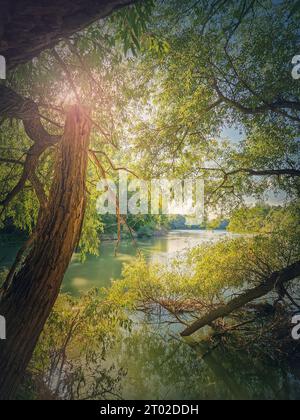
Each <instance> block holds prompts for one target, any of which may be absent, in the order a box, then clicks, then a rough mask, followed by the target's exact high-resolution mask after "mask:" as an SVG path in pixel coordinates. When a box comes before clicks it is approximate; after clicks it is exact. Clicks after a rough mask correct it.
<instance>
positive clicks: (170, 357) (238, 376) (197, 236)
mask: <svg viewBox="0 0 300 420" xmlns="http://www.w3.org/2000/svg"><path fill="white" fill-rule="evenodd" d="M226 236H228V237H229V236H230V234H228V233H226V232H224V231H211V232H208V231H172V232H170V233H169V234H168V235H167V236H165V237H156V238H152V239H145V240H139V241H138V248H139V249H140V250H141V252H142V253H143V254H144V255H145V257H146V259H147V260H148V261H160V262H163V263H166V264H167V263H168V261H170V260H172V259H174V258H175V257H176V256H177V255H178V254H182V253H183V252H185V251H188V250H189V249H191V248H193V247H195V246H197V245H200V244H204V243H214V242H216V241H219V240H220V239H222V238H224V237H226ZM19 246H20V243H18V242H13V241H8V240H7V239H6V238H5V237H2V238H1V237H0V267H2V268H8V267H9V265H10V264H11V263H12V261H13V259H14V257H15V255H16V252H17V250H18V247H19ZM114 251H115V243H113V242H103V243H102V244H101V247H100V255H99V256H98V257H92V256H89V257H88V258H87V260H86V261H85V262H84V263H81V262H80V261H79V258H78V256H77V255H74V257H73V260H72V262H71V264H70V267H69V269H68V271H67V273H66V276H65V279H64V282H63V285H62V292H67V293H69V294H72V295H73V296H80V295H81V294H83V293H85V292H87V291H88V290H90V289H92V288H95V287H97V288H101V287H109V285H110V283H111V280H112V279H118V278H120V276H121V272H122V267H123V265H124V263H129V262H130V261H133V260H134V258H135V256H136V255H137V248H136V247H135V246H134V245H133V244H132V243H131V242H127V241H126V242H122V243H121V244H120V247H119V250H118V255H117V256H115V252H114ZM190 344H191V343H186V342H183V341H182V340H179V339H178V337H175V338H174V337H173V338H172V337H169V336H167V335H165V334H163V332H162V331H161V330H159V327H158V326H153V325H152V326H141V328H135V329H134V330H133V331H132V333H131V334H130V335H125V336H124V337H122V338H121V340H119V341H118V345H117V347H116V348H115V350H114V354H111V355H110V356H111V360H113V361H114V363H115V364H116V365H117V366H119V367H122V368H124V370H125V371H126V375H125V376H124V378H123V379H122V397H123V398H125V399H160V400H162V399H195V400H201V399H281V398H282V399H286V398H293V399H299V398H300V386H299V381H298V380H297V379H296V378H295V377H294V376H293V374H292V372H290V371H289V369H288V368H287V367H286V366H285V365H283V364H279V363H277V362H276V361H272V360H271V359H267V360H266V359H261V358H259V357H257V358H253V356H252V354H248V353H247V351H245V350H242V351H240V350H238V349H237V348H231V349H226V348H224V347H220V348H217V349H216V350H214V351H213V352H211V353H208V354H207V355H206V356H205V358H203V355H204V354H206V351H207V348H206V347H205V346H204V347H203V346H202V345H201V343H198V344H197V346H196V347H195V346H190Z"/></svg>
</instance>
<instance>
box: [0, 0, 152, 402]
mask: <svg viewBox="0 0 300 420" xmlns="http://www.w3.org/2000/svg"><path fill="white" fill-rule="evenodd" d="M2 3H4V4H3V5H4V6H5V8H4V9H2V11H4V13H3V14H1V26H0V29H1V34H2V39H1V44H0V45H1V53H2V54H4V55H5V56H6V58H7V60H8V68H9V69H10V70H11V69H14V68H15V67H16V66H17V65H19V64H22V63H26V62H28V61H29V60H31V59H32V58H33V57H35V56H37V55H38V54H40V53H41V52H43V51H44V50H45V49H47V48H53V47H54V46H55V45H56V44H57V43H58V42H59V41H60V40H61V38H62V37H69V36H70V35H72V34H75V32H77V31H79V30H82V29H84V28H85V27H86V26H87V25H89V24H90V23H92V22H94V21H96V20H97V19H99V18H100V17H104V16H107V15H109V14H110V13H111V12H112V11H113V10H115V9H117V8H119V7H121V6H125V5H128V4H130V3H133V2H131V1H127V0H126V1H122V0H116V1H104V2H103V1H101V2H100V1H96V2H95V1H93V2H90V1H88V2H76V3H75V4H74V2H68V1H66V2H56V3H57V4H55V5H54V6H55V7H53V4H52V5H51V7H50V6H47V5H45V4H44V3H43V4H41V5H40V7H39V5H38V4H37V3H36V2H31V3H27V4H26V7H25V9H24V4H23V3H22V2H16V3H14V5H11V4H10V3H9V2H2ZM149 3H150V6H151V5H152V2H146V3H145V5H141V4H139V5H137V6H136V8H135V9H132V10H130V11H129V12H128V13H126V12H125V15H121V16H120V17H119V20H117V22H116V27H117V31H116V33H117V35H116V33H113V35H111V37H110V38H109V40H107V39H106V41H107V44H106V47H107V49H108V50H109V48H111V47H112V42H115V41H114V37H116V36H118V34H119V36H120V37H121V36H122V35H124V33H125V34H126V36H125V38H126V42H127V45H126V46H125V50H126V49H127V50H128V49H129V48H130V47H131V42H133V41H132V39H133V38H134V43H135V45H137V44H138V36H139V34H140V32H141V31H142V30H141V27H140V23H141V22H142V21H143V22H145V20H146V19H147V11H149ZM20 10H22V13H21V12H20ZM30 17H32V19H31V18H30ZM128 19H130V20H131V23H132V24H133V28H132V30H130V29H128V28H130V25H128ZM139 19H140V20H139ZM97 25H98V26H97ZM141 26H142V28H143V29H144V27H145V24H144V23H141ZM20 27H22V28H23V30H22V34H23V37H20V36H19V33H18V34H16V33H15V32H14V31H20ZM96 27H97V28H98V29H97V30H98V31H101V25H100V24H97V23H96ZM125 27H126V31H128V30H129V32H130V34H129V35H128V34H127V32H126V31H125V29H124V28H125ZM28 28H29V29H28ZM93 30H94V31H95V26H94V27H93ZM124 31H125V32H124ZM97 33H98V32H97ZM110 33H111V31H110ZM85 35H86V39H87V42H92V41H94V40H95V35H94V36H93V37H92V40H91V39H90V38H89V33H88V32H87V33H86V34H85ZM74 38H75V39H76V41H78V42H80V37H77V38H76V34H75V35H74ZM74 38H73V40H74ZM83 38H84V37H83ZM66 42H68V41H66ZM68 45H69V48H70V51H71V50H72V52H71V55H72V58H74V57H75V59H76V60H79V62H80V64H81V66H82V70H83V71H84V72H85V73H86V74H87V80H88V81H89V82H90V83H92V84H93V86H92V88H93V89H94V86H95V85H97V82H96V81H95V79H94V78H93V76H92V71H91V70H90V68H89V66H88V65H87V64H85V63H84V62H83V60H82V58H81V55H80V54H79V53H78V51H77V44H76V43H75V42H74V43H72V42H69V44H68ZM44 54H45V56H46V57H47V60H48V61H49V62H50V63H51V64H52V65H53V57H54V60H55V62H56V64H57V65H58V66H59V68H60V70H62V71H63V78H64V79H65V78H66V79H67V80H68V83H69V88H68V89H70V88H71V90H73V95H74V96H73V100H72V102H73V103H76V102H77V105H76V106H72V107H71V108H70V107H69V106H68V107H64V108H62V107H55V105H53V104H52V106H51V104H49V102H51V93H50V94H49V96H47V87H46V84H45V80H44V79H43V81H42V82H41V84H39V82H38V80H37V79H38V77H37V78H36V79H35V77H36V76H37V74H39V75H40V76H41V78H42V77H43V76H44V73H43V70H41V68H43V66H42V65H41V66H39V62H38V64H37V65H36V67H34V66H35V65H34V64H33V63H29V64H28V65H27V67H26V66H24V67H22V69H21V70H20V69H16V70H15V71H14V72H12V73H10V74H9V78H8V80H9V82H8V84H7V85H6V86H5V85H3V84H1V85H0V93H1V99H0V116H1V121H2V123H3V122H4V124H3V126H4V129H3V127H1V129H3V132H5V133H6V135H7V134H8V133H9V132H10V133H11V137H10V138H8V137H7V138H6V137H4V138H2V139H3V140H4V144H5V146H6V147H3V150H4V153H3V157H1V160H0V162H1V164H3V165H4V166H3V167H1V170H2V171H4V172H3V173H2V174H3V175H4V177H3V179H2V181H4V182H3V186H4V190H8V191H7V193H3V190H2V192H1V203H0V205H1V207H2V209H1V213H0V215H1V221H3V220H4V219H5V217H8V216H9V215H11V214H13V216H14V217H15V216H16V214H18V213H19V211H18V210H16V207H18V205H19V202H17V201H16V198H18V199H19V198H20V197H21V196H22V194H23V198H24V201H25V203H26V202H27V205H29V206H27V205H26V204H25V207H27V209H30V210H29V211H31V212H32V213H33V214H31V215H30V219H31V220H30V222H29V226H30V227H32V225H34V228H33V233H32V235H31V237H30V238H29V240H28V242H27V243H26V244H25V245H24V246H23V247H22V249H20V251H19V253H18V256H17V258H16V261H15V263H14V264H13V266H12V268H11V270H10V273H9V274H8V277H7V279H6V281H5V282H4V285H3V287H2V289H1V293H0V312H1V314H3V315H4V316H5V318H6V321H7V340H6V341H5V342H3V341H2V342H1V345H0V359H1V362H0V363H1V381H0V399H11V398H13V397H14V395H15V393H16V391H17V388H18V385H19V383H20V381H21V379H22V377H23V375H24V372H25V370H26V367H27V365H28V363H29V361H30V358H31V356H32V353H33V350H34V348H35V346H36V343H37V341H38V338H39V336H40V334H41V332H42V330H43V327H44V325H45V322H46V320H47V318H48V316H49V314H50V312H51V310H52V308H53V305H54V303H55V301H56V298H57V296H58V293H59V290H60V285H61V282H62V280H63V277H64V274H65V271H66V269H67V267H68V265H69V263H70V260H71V257H72V254H73V252H74V250H75V249H76V248H77V246H78V244H79V241H80V238H81V233H82V228H83V225H84V224H86V225H87V229H88V228H89V226H92V227H95V226H97V223H96V222H92V223H89V221H88V220H87V218H85V214H86V211H87V213H89V209H90V207H91V203H92V204H93V205H94V204H95V203H94V202H93V198H94V197H93V196H92V194H89V203H87V185H86V183H87V173H88V161H89V153H91V151H90V150H89V145H90V141H91V128H92V126H94V127H95V126H97V130H98V131H99V132H100V133H101V134H102V136H103V137H104V138H105V139H106V141H107V140H108V141H109V143H110V144H111V143H112V147H116V146H115V145H114V142H113V139H111V138H109V135H108V134H107V133H106V132H105V130H103V128H102V127H101V125H100V124H99V123H95V122H94V121H93V119H92V116H91V115H90V111H88V110H87V108H86V107H84V106H83V105H82V103H83V102H84V99H83V96H82V98H80V97H79V95H78V89H77V86H76V85H75V83H74V82H73V80H72V79H73V74H71V73H72V72H70V71H69V68H68V65H66V63H65V62H64V59H63V58H61V56H64V53H61V51H60V53H58V52H57V50H55V49H53V50H52V52H51V53H49V52H45V53H44ZM50 57H51V58H52V59H51V60H49V58H50ZM40 62H43V58H40ZM28 66H29V68H30V69H31V70H30V74H29V75H27V77H26V76H25V77H24V74H26V68H28ZM46 73H47V76H48V77H49V76H50V75H49V73H50V72H49V71H47V70H46ZM50 78H51V77H50ZM31 80H33V86H34V88H35V89H37V88H38V86H43V88H44V92H43V93H44V98H45V101H46V102H47V104H46V106H45V108H46V110H47V111H48V112H47V115H48V116H46V115H45V113H43V114H41V111H40V107H39V104H37V102H36V101H35V100H34V99H32V98H28V97H27V98H24V97H23V96H21V95H20V94H17V93H16V92H15V90H14V88H15V87H19V88H20V90H23V91H25V92H26V94H28V93H29V92H30V87H29V86H30V81H31ZM34 88H33V90H34ZM52 88H53V85H52ZM48 89H49V92H50V91H51V82H50V83H49V85H48ZM82 89H84V87H82ZM97 89H98V90H97V92H98V93H99V89H100V87H99V84H98V85H97ZM30 93H31V92H30ZM60 93H61V92H59V91H57V95H59V94H60ZM102 93H103V91H102ZM52 95H53V90H52ZM32 96H35V97H37V96H38V95H36V94H35V95H34V94H33V95H32ZM102 99H104V96H103V95H102ZM88 105H89V109H91V108H92V106H91V103H90V102H89V104H88ZM105 108H106V110H107V112H110V111H111V109H110V108H108V106H107V104H106V105H105ZM57 110H58V113H59V117H57V115H56V116H54V117H53V112H55V111H56V112H57ZM51 112H52V114H51ZM65 116H66V122H65V125H62V124H63V121H64V118H65ZM8 119H10V120H14V121H15V120H17V123H13V124H12V126H11V128H10V129H9V124H7V120H8ZM54 119H56V121H54ZM42 120H43V122H46V124H48V125H50V126H51V130H50V128H49V130H48V128H46V127H45V126H44V125H43V123H42ZM20 121H21V122H22V124H23V127H24V130H23V129H22V127H20V124H19V122H20ZM53 127H54V128H55V129H56V130H54V131H56V132H57V133H58V134H57V133H55V134H52V133H51V131H52V132H53ZM62 129H63V132H64V133H63V134H61V131H62ZM20 139H21V143H22V145H23V146H24V145H25V148H26V151H25V153H22V155H21V157H20V156H18V155H19V153H18V150H19V148H20V147H21V144H20ZM101 140H102V139H101ZM99 143H100V144H101V145H102V146H103V143H102V141H100V142H99ZM29 144H30V146H28V145H29ZM14 146H16V148H15V147H14ZM15 151H16V156H17V157H14V158H10V157H8V155H10V156H11V155H12V156H14V154H15ZM101 153H103V154H104V158H105V159H106V158H107V159H108V161H109V162H110V163H111V164H112V162H111V161H110V159H109V157H108V156H107V155H106V154H105V152H104V150H103V149H102V150H101ZM92 156H93V157H94V158H95V159H94V164H95V165H96V168H97V169H96V170H97V171H98V170H99V171H100V176H105V174H106V172H105V170H104V169H103V167H102V165H101V163H100V161H99V160H98V158H96V157H95V156H96V155H95V153H94V152H92ZM112 166H113V164H112ZM89 173H93V172H92V171H91V170H90V171H89ZM41 179H43V180H41ZM28 187H29V191H31V192H32V189H33V190H34V194H35V196H36V197H37V198H38V205H37V204H36V202H35V198H34V197H33V196H31V197H30V194H31V193H30V192H29V191H28ZM28 193H29V195H28ZM20 202H22V200H21V199H20ZM37 209H38V211H36V210H37ZM93 210H94V209H93ZM34 213H36V214H38V216H37V217H35V216H34ZM23 217H24V215H23ZM35 219H37V220H35ZM35 221H36V224H35ZM91 237H92V238H95V232H93V233H92V235H91ZM90 248H91V246H90V245H89V246H88V249H90Z"/></svg>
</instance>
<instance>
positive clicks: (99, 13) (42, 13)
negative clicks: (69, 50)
mask: <svg viewBox="0 0 300 420" xmlns="http://www.w3.org/2000/svg"><path fill="white" fill-rule="evenodd" d="M134 2H135V0H51V1H48V0H26V1H24V0H14V1H12V0H0V54H1V55H3V56H4V57H5V58H6V60H7V68H8V69H13V68H14V67H16V66H18V65H20V64H24V63H26V62H28V61H30V60H32V59H33V58H34V57H37V56H38V55H39V54H40V53H41V52H42V51H44V50H46V49H49V48H53V47H54V46H55V45H56V44H57V43H58V42H59V41H60V40H61V39H62V38H68V37H70V36H71V35H73V34H74V33H75V32H78V31H81V30H83V29H84V28H85V27H87V26H88V25H90V24H91V23H93V22H95V21H97V20H99V19H101V18H104V17H106V16H108V15H110V14H111V13H112V12H113V11H115V10H117V9H119V8H120V7H124V6H127V5H129V4H132V3H134Z"/></svg>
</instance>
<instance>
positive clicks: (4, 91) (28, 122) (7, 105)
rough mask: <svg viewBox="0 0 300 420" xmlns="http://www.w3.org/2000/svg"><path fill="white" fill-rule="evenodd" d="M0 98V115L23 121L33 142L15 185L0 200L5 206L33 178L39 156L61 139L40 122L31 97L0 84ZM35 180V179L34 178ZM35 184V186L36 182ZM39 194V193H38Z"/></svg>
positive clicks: (0, 203) (36, 107) (36, 108)
mask: <svg viewBox="0 0 300 420" xmlns="http://www.w3.org/2000/svg"><path fill="white" fill-rule="evenodd" d="M0 98H1V99H0V116H1V117H4V118H16V119H19V120H21V121H23V124H24V129H25V132H26V134H27V135H28V137H29V138H30V139H31V140H32V141H33V143H34V144H33V146H31V148H30V149H29V151H28V153H27V155H26V159H25V162H24V163H22V165H23V166H24V169H23V172H22V175H21V177H20V179H19V181H18V183H17V185H16V186H15V187H14V188H13V189H12V191H10V192H9V193H8V194H7V196H6V197H5V198H4V199H3V200H2V201H1V202H0V205H1V206H3V207H4V208H5V207H7V206H8V205H9V203H10V202H11V201H12V200H13V199H14V198H15V197H16V195H17V194H19V193H20V192H21V191H22V189H23V188H24V186H25V184H26V182H27V181H28V180H29V179H30V178H31V179H32V178H33V179H35V171H36V168H37V166H38V163H39V159H40V157H41V156H42V154H43V153H44V152H45V151H46V150H47V149H48V148H49V147H51V146H54V145H55V144H57V143H58V142H59V141H60V140H61V136H58V135H52V134H50V133H48V131H47V130H46V129H45V128H44V126H43V124H42V123H41V117H40V114H39V110H38V106H37V104H36V103H35V102H34V101H32V100H31V99H24V98H23V97H22V96H21V95H19V94H17V93H16V92H14V91H13V90H12V89H10V88H8V87H6V86H2V85H1V86H0ZM8 160H9V159H4V158H3V159H2V161H3V162H5V161H6V163H12V162H9V161H8ZM35 181H37V180H36V179H35ZM35 185H36V186H37V182H35ZM40 190H41V189H40V188H39V191H40ZM39 196H41V195H40V194H39ZM44 198H45V197H44ZM44 198H43V200H44Z"/></svg>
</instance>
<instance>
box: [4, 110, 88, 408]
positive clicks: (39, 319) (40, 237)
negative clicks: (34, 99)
mask: <svg viewBox="0 0 300 420" xmlns="http://www.w3.org/2000/svg"><path fill="white" fill-rule="evenodd" d="M89 136H90V122H89V119H88V118H87V117H86V114H85V111H84V110H83V109H81V108H80V107H78V106H75V107H73V108H71V110H70V112H69V114H68V117H67V121H66V126H65V133H64V135H63V138H62V140H61V142H60V144H59V146H58V152H57V162H56V168H55V176H54V180H53V184H52V188H51V192H50V196H49V201H48V204H47V207H46V209H45V210H44V211H41V212H40V216H39V220H38V223H37V230H36V233H37V235H36V237H35V241H34V243H33V245H32V246H31V249H30V251H29V253H28V255H27V257H26V258H25V261H24V263H23V265H22V267H21V268H20V270H19V271H18V272H16V274H15V275H14V276H13V278H12V281H11V282H9V284H5V286H4V288H3V289H2V291H1V295H0V314H1V315H3V316H4V317H5V319H6V323H7V340H5V341H0V372H1V374H0V400H7V399H12V398H13V397H14V396H15V393H16V391H17V388H18V385H19V383H20V380H21V379H22V377H23V375H24V373H25V370H26V368H27V366H28V363H29V361H30V359H31V357H32V354H33V351H34V348H35V346H36V344H37V341H38V339H39V336H40V334H41V332H42V330H43V327H44V325H45V323H46V321H47V319H48V317H49V315H50V312H51V310H52V308H53V305H54V303H55V301H56V299H57V296H58V294H59V291H60V287H61V283H62V280H63V277H64V274H65V271H66V269H67V267H68V265H69V263H70V260H71V258H72V254H73V252H74V250H75V248H76V246H77V244H78V241H79V238H80V234H81V228H82V223H83V219H84V214H85V208H86V191H85V188H86V187H85V182H86V173H87V164H88V147H89Z"/></svg>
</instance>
